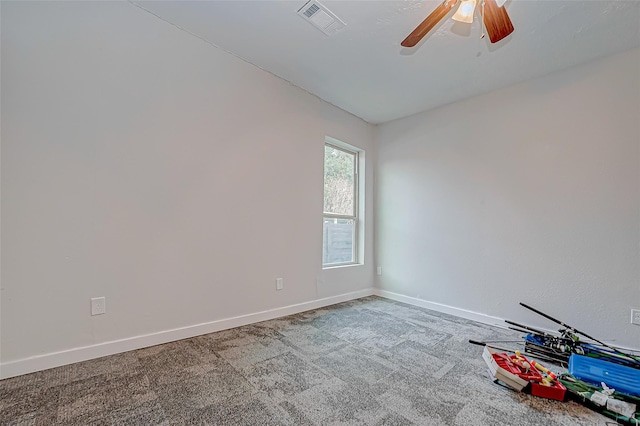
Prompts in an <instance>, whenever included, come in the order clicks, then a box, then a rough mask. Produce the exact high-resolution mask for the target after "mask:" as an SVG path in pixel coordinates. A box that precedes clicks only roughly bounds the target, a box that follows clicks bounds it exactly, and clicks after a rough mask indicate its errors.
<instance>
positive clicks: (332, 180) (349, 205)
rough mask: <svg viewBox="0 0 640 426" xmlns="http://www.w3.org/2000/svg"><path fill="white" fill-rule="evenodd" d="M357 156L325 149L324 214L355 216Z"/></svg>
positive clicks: (326, 146)
mask: <svg viewBox="0 0 640 426" xmlns="http://www.w3.org/2000/svg"><path fill="white" fill-rule="evenodd" d="M355 165H356V156H355V154H350V153H348V152H344V151H341V150H339V149H336V148H333V147H331V146H328V145H325V147H324V212H325V213H334V214H343V215H349V216H355V210H354V207H355V203H354V198H355V197H354V190H355V185H354V170H355Z"/></svg>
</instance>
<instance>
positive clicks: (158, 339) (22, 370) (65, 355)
mask: <svg viewBox="0 0 640 426" xmlns="http://www.w3.org/2000/svg"><path fill="white" fill-rule="evenodd" d="M373 294H375V291H374V289H373V288H368V289H365V290H360V291H354V292H351V293H345V294H340V295H338V296H332V297H327V298H324V299H318V300H312V301H310V302H304V303H298V304H295V305H289V306H285V307H282V308H276V309H270V310H267V311H262V312H256V313H253V314H247V315H241V316H238V317H233V318H225V319H221V320H217V321H211V322H207V323H203V324H196V325H192V326H188V327H181V328H175V329H172V330H165V331H160V332H158V333H152V334H146V335H142V336H135V337H129V338H126V339H121V340H113V341H110V342H103V343H98V344H95V345H90V346H83V347H79V348H73V349H68V350H64V351H60V352H54V353H50V354H45V355H39V356H34V357H29V358H24V359H19V360H16V361H10V362H6V363H2V364H0V379H7V378H9V377H15V376H20V375H22V374H28V373H33V372H35V371H41V370H46V369H49V368H54V367H60V366H62V365H67V364H73V363H75V362H81V361H87V360H90V359H94V358H100V357H103V356H107V355H113V354H117V353H121V352H126V351H131V350H135V349H141V348H146V347H149V346H155V345H160V344H163V343H168V342H173V341H176V340H182V339H188V338H190V337H195V336H200V335H202V334H207V333H213V332H216V331H222V330H227V329H230V328H234V327H240V326H243V325H247V324H253V323H256V322H261V321H267V320H270V319H274V318H279V317H283V316H287V315H292V314H297V313H300V312H304V311H309V310H311V309H317V308H322V307H324V306H329V305H334V304H336V303H341V302H346V301H348V300H353V299H359V298H361V297H366V296H371V295H373Z"/></svg>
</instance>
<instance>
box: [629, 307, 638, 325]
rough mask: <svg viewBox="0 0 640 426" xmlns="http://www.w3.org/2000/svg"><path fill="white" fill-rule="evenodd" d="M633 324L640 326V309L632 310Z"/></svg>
mask: <svg viewBox="0 0 640 426" xmlns="http://www.w3.org/2000/svg"><path fill="white" fill-rule="evenodd" d="M631 324H635V325H640V309H632V310H631Z"/></svg>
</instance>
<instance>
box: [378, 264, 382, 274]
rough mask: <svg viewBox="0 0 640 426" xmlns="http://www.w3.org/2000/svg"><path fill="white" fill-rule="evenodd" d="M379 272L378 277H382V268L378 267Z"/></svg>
mask: <svg viewBox="0 0 640 426" xmlns="http://www.w3.org/2000/svg"><path fill="white" fill-rule="evenodd" d="M377 272H378V275H382V266H378V270H377Z"/></svg>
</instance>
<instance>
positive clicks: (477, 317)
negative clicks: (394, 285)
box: [373, 288, 507, 328]
mask: <svg viewBox="0 0 640 426" xmlns="http://www.w3.org/2000/svg"><path fill="white" fill-rule="evenodd" d="M373 294H375V295H376V296H380V297H384V298H386V299H391V300H396V301H398V302H403V303H407V304H409V305H413V306H419V307H421V308H427V309H431V310H433V311H436V312H442V313H445V314H449V315H455V316H457V317H461V318H466V319H469V320H473V321H477V322H480V323H482V324H488V325H492V326H495V327H500V328H507V326H506V324H505V322H504V319H503V318H498V317H493V316H491V315H485V314H481V313H479V312H473V311H468V310H466V309H461V308H456V307H453V306H449V305H443V304H442V303H436V302H430V301H428V300H423V299H418V298H416V297H410V296H405V295H403V294H398V293H393V292H391V291H387V290H381V289H379V288H376V289H374V291H373Z"/></svg>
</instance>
